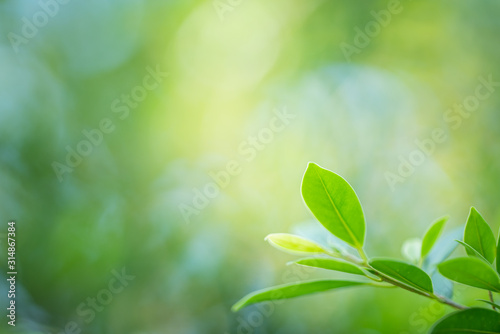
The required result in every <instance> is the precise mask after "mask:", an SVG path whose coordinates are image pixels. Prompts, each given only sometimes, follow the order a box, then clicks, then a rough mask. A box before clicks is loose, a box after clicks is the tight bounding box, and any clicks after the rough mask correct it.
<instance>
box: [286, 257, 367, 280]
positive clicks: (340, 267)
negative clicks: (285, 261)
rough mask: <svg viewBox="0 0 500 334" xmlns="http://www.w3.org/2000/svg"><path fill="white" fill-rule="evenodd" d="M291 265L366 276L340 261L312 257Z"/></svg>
mask: <svg viewBox="0 0 500 334" xmlns="http://www.w3.org/2000/svg"><path fill="white" fill-rule="evenodd" d="M292 263H296V264H300V265H303V266H308V267H315V268H321V269H328V270H335V271H341V272H344V273H349V274H355V275H362V276H366V274H365V273H364V272H363V270H361V268H359V267H358V266H356V265H354V264H352V263H349V262H346V261H342V260H336V259H327V258H318V257H312V258H306V259H300V260H297V261H294V262H292Z"/></svg>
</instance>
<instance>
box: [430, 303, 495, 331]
mask: <svg viewBox="0 0 500 334" xmlns="http://www.w3.org/2000/svg"><path fill="white" fill-rule="evenodd" d="M471 333H484V334H491V333H497V334H498V333H500V313H497V312H495V311H492V310H487V309H484V308H470V309H467V310H462V311H458V312H454V313H451V314H449V315H447V316H445V317H443V318H442V319H441V320H440V321H438V322H437V323H436V324H435V325H434V327H432V329H431V331H430V334H471Z"/></svg>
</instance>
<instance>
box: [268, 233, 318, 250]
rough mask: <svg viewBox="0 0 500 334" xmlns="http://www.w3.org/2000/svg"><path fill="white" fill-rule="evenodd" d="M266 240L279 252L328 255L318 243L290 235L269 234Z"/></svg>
mask: <svg viewBox="0 0 500 334" xmlns="http://www.w3.org/2000/svg"><path fill="white" fill-rule="evenodd" d="M265 240H267V241H268V242H269V243H270V244H271V245H273V246H274V247H276V248H278V249H279V250H282V251H285V252H287V253H292V254H304V253H313V254H318V253H328V252H327V251H326V250H325V249H324V248H323V247H321V246H320V245H318V244H317V243H315V242H313V241H311V240H307V239H304V238H302V237H299V236H297V235H293V234H288V233H274V234H269V235H268V236H267V237H266V238H265Z"/></svg>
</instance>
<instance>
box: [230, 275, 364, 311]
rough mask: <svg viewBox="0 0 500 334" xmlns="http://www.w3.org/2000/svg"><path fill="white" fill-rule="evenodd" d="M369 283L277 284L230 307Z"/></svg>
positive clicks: (234, 308) (322, 281) (311, 282)
mask: <svg viewBox="0 0 500 334" xmlns="http://www.w3.org/2000/svg"><path fill="white" fill-rule="evenodd" d="M370 284H371V283H363V282H352V281H337V280H315V281H307V282H299V283H290V284H284V285H278V286H275V287H272V288H268V289H264V290H259V291H256V292H253V293H251V294H248V295H246V296H245V297H243V298H242V299H241V300H239V301H238V302H237V303H236V304H234V305H233V307H232V308H231V309H232V311H233V312H236V311H239V310H241V309H242V308H244V307H246V306H248V305H251V304H255V303H260V302H264V301H268V300H279V299H287V298H293V297H299V296H303V295H308V294H311V293H315V292H321V291H326V290H333V289H340V288H345V287H349V286H359V285H370Z"/></svg>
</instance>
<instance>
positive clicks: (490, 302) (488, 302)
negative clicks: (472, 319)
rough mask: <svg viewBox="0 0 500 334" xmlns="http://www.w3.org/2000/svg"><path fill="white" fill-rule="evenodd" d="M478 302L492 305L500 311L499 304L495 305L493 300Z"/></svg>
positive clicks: (480, 300)
mask: <svg viewBox="0 0 500 334" xmlns="http://www.w3.org/2000/svg"><path fill="white" fill-rule="evenodd" d="M477 301H479V302H483V303H486V304H490V305H491V306H494V307H495V308H497V309H499V310H500V305H498V304H497V303H493V302H492V301H491V300H486V299H477Z"/></svg>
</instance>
